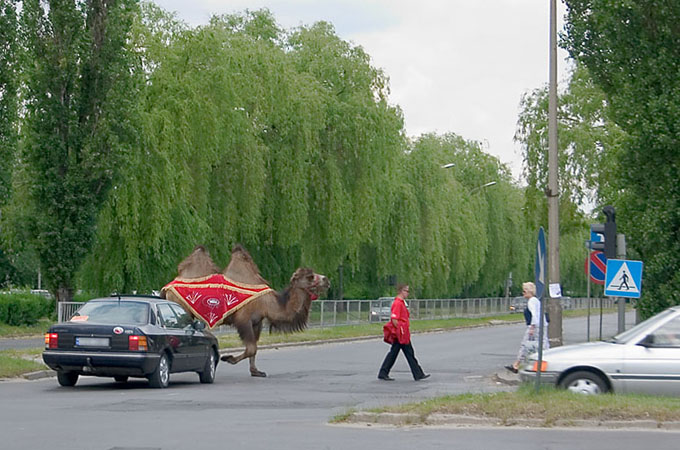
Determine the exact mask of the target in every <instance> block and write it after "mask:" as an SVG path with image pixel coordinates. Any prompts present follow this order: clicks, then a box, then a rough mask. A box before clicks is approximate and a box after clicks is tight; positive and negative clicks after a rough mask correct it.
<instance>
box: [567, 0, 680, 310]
mask: <svg viewBox="0 0 680 450" xmlns="http://www.w3.org/2000/svg"><path fill="white" fill-rule="evenodd" d="M566 3H567V6H568V14H567V34H566V37H565V44H566V46H567V48H568V50H569V52H570V54H571V55H572V57H573V58H575V59H576V60H578V61H580V62H581V63H582V64H584V65H585V66H586V67H587V68H588V71H589V72H590V73H591V74H592V77H593V79H594V80H595V82H596V83H597V85H598V86H599V87H600V88H601V89H602V90H603V92H604V93H605V95H606V99H607V102H608V104H609V107H610V112H611V117H612V119H613V120H614V121H615V122H616V123H617V125H618V126H619V127H620V128H621V129H622V130H623V131H624V132H626V134H627V139H626V140H625V142H624V143H623V145H622V149H621V151H620V153H619V155H618V164H617V165H618V167H619V172H618V177H617V180H616V181H617V182H616V185H615V188H616V189H617V195H616V197H615V198H614V204H615V206H616V208H617V222H618V224H619V230H620V231H621V232H624V233H625V234H626V235H627V240H628V250H629V253H632V255H631V256H634V257H637V258H640V259H642V260H643V261H644V263H645V270H644V272H645V273H644V280H643V282H644V288H643V291H642V292H643V299H642V302H641V304H642V309H643V312H644V313H645V314H646V315H649V314H652V313H654V312H656V311H658V310H660V309H663V308H664V307H666V306H668V305H672V304H678V303H680V275H679V274H680V271H679V270H678V268H680V239H678V234H679V232H680V187H679V186H678V183H677V179H678V176H680V153H678V150H677V149H678V145H679V144H680V140H679V137H680V25H678V24H680V3H678V2H673V1H665V0H641V1H636V2H631V1H624V0H618V1H611V0H567V2H566ZM631 250H632V251H631Z"/></svg>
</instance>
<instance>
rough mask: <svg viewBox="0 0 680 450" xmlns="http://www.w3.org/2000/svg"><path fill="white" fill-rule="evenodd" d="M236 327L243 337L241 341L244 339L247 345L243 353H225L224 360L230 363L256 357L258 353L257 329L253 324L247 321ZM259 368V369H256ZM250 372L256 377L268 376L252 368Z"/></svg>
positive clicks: (244, 343)
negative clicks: (236, 354)
mask: <svg viewBox="0 0 680 450" xmlns="http://www.w3.org/2000/svg"><path fill="white" fill-rule="evenodd" d="M236 329H237V330H238V334H239V336H240V337H241V341H243V345H244V346H245V350H244V352H243V353H241V354H240V355H238V356H234V355H225V356H223V357H222V361H226V362H228V363H229V364H238V363H239V362H241V361H243V360H244V359H246V358H250V357H252V358H255V354H256V353H257V341H256V340H255V331H254V330H253V324H252V323H250V322H247V323H246V324H244V325H241V326H237V327H236ZM256 370H257V369H256ZM250 374H251V375H252V376H254V377H266V376H267V374H266V373H264V372H259V371H256V372H253V371H252V369H251V371H250Z"/></svg>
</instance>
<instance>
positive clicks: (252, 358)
mask: <svg viewBox="0 0 680 450" xmlns="http://www.w3.org/2000/svg"><path fill="white" fill-rule="evenodd" d="M261 332H262V321H261V320H260V321H259V322H257V323H254V324H253V334H254V336H255V342H256V343H257V342H258V341H259V340H260V333H261ZM255 353H257V349H255ZM250 374H251V375H252V376H254V377H266V376H267V374H266V373H264V372H261V371H259V370H257V367H255V354H253V355H252V356H250Z"/></svg>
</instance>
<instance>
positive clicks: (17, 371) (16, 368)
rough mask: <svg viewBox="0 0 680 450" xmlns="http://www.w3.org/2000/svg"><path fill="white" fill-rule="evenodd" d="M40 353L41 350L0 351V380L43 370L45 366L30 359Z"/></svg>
mask: <svg viewBox="0 0 680 450" xmlns="http://www.w3.org/2000/svg"><path fill="white" fill-rule="evenodd" d="M41 352H42V349H30V350H3V351H0V378H12V377H18V376H21V375H23V374H25V373H29V372H35V371H37V370H43V369H45V368H46V367H47V366H45V365H44V364H42V363H38V362H35V361H33V359H32V358H33V357H36V356H38V355H40V353H41Z"/></svg>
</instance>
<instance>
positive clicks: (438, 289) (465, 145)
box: [409, 134, 529, 296]
mask: <svg viewBox="0 0 680 450" xmlns="http://www.w3.org/2000/svg"><path fill="white" fill-rule="evenodd" d="M409 160H410V161H411V162H412V165H413V166H414V169H413V170H414V171H413V174H412V177H409V179H410V180H411V182H412V183H413V184H415V185H417V186H418V196H417V197H418V199H419V201H420V205H421V207H420V212H421V221H422V228H421V232H420V236H421V239H420V242H421V245H422V247H421V248H420V249H419V250H420V251H419V254H418V261H419V262H420V267H422V272H423V274H425V275H426V276H427V277H428V278H429V279H428V281H427V283H426V285H427V286H428V288H427V289H426V290H425V292H424V294H429V295H433V296H458V295H465V296H468V295H489V294H490V295H498V294H499V293H500V292H502V289H503V287H504V285H505V281H506V279H507V277H508V274H509V272H513V271H514V272H515V274H516V275H520V274H522V275H523V272H524V271H525V268H526V266H527V254H528V248H529V245H528V244H527V240H526V231H525V230H526V227H525V225H524V221H523V218H522V206H523V198H522V195H521V190H520V189H519V188H518V187H516V186H514V185H513V184H512V182H511V177H510V174H509V171H508V169H507V167H505V166H503V165H502V164H501V163H500V162H499V161H498V160H497V159H496V158H494V157H493V156H491V155H489V154H487V153H485V152H483V151H482V149H481V147H480V145H479V143H477V142H474V141H467V140H465V139H463V138H462V137H460V136H457V135H455V134H446V135H443V136H437V135H434V134H430V135H424V136H421V137H420V138H419V139H418V140H417V141H416V143H415V145H414V150H413V152H411V153H410V155H409ZM444 162H445V163H453V164H454V165H453V167H452V168H449V169H442V168H441V167H440V166H441V164H442V163H444ZM424 163H425V164H426V166H423V164H424ZM491 182H494V183H495V184H493V185H487V183H491Z"/></svg>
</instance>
